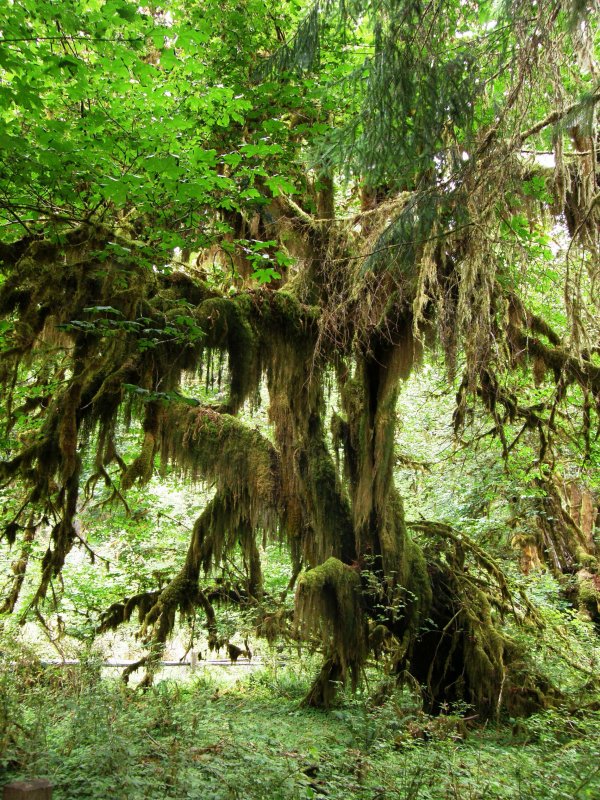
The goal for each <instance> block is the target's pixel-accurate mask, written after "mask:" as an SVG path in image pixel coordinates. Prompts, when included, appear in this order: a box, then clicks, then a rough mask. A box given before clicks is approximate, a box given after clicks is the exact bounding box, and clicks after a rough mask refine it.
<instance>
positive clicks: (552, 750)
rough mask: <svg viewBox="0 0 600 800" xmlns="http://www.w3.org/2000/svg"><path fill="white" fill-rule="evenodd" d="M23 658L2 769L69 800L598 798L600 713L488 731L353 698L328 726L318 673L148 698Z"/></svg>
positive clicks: (94, 673) (401, 697) (465, 719)
mask: <svg viewBox="0 0 600 800" xmlns="http://www.w3.org/2000/svg"><path fill="white" fill-rule="evenodd" d="M28 655H29V654H28ZM20 658H21V660H20V661H18V662H17V664H18V667H17V669H16V670H15V669H14V663H13V668H12V669H11V670H6V669H3V670H2V674H1V675H0V680H1V681H2V689H3V706H2V722H3V727H2V732H3V734H2V739H1V740H0V747H1V748H2V749H1V751H0V765H1V768H2V770H3V774H4V775H5V776H7V777H8V776H10V777H15V776H19V775H20V776H25V777H26V776H30V775H38V776H39V775H46V776H48V777H50V778H51V779H52V781H53V782H54V785H55V789H54V796H56V797H57V799H58V800H66V799H67V798H73V800H76V799H77V800H79V799H80V798H93V799H98V800H100V798H107V797H119V798H123V800H125V799H127V800H137V799H138V798H139V800H142V798H145V799H147V800H160V799H161V798H168V797H189V798H197V797H202V796H207V795H208V796H210V797H214V798H218V799H219V800H230V799H232V798H249V797H251V798H257V800H259V799H262V798H265V800H266V798H275V799H276V800H284V798H285V799H286V800H287V798H290V799H291V798H302V800H304V799H305V798H325V797H331V798H340V800H341V798H348V797H350V798H360V797H370V798H372V797H378V798H382V800H384V799H387V798H415V800H416V798H423V799H425V800H429V799H430V798H457V799H458V798H465V797H468V798H487V797H493V798H507V799H508V798H531V799H532V800H533V798H565V797H570V798H571V797H572V798H593V797H596V796H597V794H598V790H599V788H600V772H599V769H598V740H599V737H598V734H599V733H600V716H599V713H598V711H597V709H596V710H594V709H592V708H588V709H587V710H586V709H582V710H581V711H580V713H577V714H575V715H573V714H572V712H569V716H568V717H565V716H564V715H563V713H562V712H543V713H541V714H538V715H535V716H533V717H530V718H529V719H528V720H525V721H521V722H519V723H518V724H513V726H512V727H511V726H507V725H503V726H496V725H491V726H489V727H486V728H476V727H472V722H470V721H469V717H471V713H470V710H467V709H464V708H462V709H453V710H450V711H449V713H448V714H446V715H444V716H442V717H437V718H433V717H427V716H426V715H425V714H423V712H422V710H421V708H420V705H419V704H417V703H415V699H414V697H411V696H410V695H407V694H402V693H396V694H393V695H392V696H390V697H389V698H388V699H387V700H386V702H385V703H383V704H380V705H373V704H372V703H370V701H369V699H368V697H367V696H366V695H358V696H354V697H348V698H346V700H345V702H344V703H343V704H341V705H340V706H339V707H338V708H337V709H336V710H335V711H333V712H329V713H323V712H322V711H318V710H314V709H310V708H307V707H302V706H300V700H301V698H302V696H303V694H304V693H305V692H306V691H307V688H308V686H309V684H310V673H309V672H308V671H306V670H303V671H302V670H300V668H299V667H295V668H294V669H292V670H290V669H289V667H288V668H283V669H282V668H278V669H277V670H274V669H264V670H261V671H258V672H256V673H254V674H253V675H252V676H250V677H246V678H244V679H242V680H238V681H235V679H234V678H230V679H229V680H228V681H226V682H225V681H224V680H223V679H221V680H219V679H218V678H215V677H214V676H213V677H211V676H210V675H209V674H208V673H207V674H206V675H202V676H200V677H196V678H195V679H193V680H192V681H190V682H186V683H182V682H178V681H164V682H160V683H158V684H157V685H156V686H155V687H153V688H152V689H150V690H149V691H148V692H146V693H140V692H137V691H135V690H133V689H131V688H129V687H126V686H124V685H123V684H122V683H121V682H114V681H107V680H102V679H100V678H99V671H98V664H97V663H94V661H93V660H92V661H88V662H87V664H86V666H85V667H84V668H82V669H81V671H78V672H77V673H73V674H71V675H70V677H68V678H67V679H65V676H64V672H63V671H59V670H54V671H52V670H46V671H45V672H44V671H40V668H39V665H36V664H35V662H34V661H33V662H32V661H31V660H30V659H29V657H27V658H23V655H22V654H21V657H20ZM299 670H300V671H299Z"/></svg>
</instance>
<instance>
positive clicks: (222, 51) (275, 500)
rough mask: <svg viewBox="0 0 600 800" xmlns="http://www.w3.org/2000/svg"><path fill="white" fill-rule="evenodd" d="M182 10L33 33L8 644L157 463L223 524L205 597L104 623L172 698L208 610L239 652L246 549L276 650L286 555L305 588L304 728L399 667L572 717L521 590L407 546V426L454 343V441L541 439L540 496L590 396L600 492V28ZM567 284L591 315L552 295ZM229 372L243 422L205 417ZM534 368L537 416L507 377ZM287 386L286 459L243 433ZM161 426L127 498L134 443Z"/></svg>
mask: <svg viewBox="0 0 600 800" xmlns="http://www.w3.org/2000/svg"><path fill="white" fill-rule="evenodd" d="M187 5H188V4H185V3H180V4H178V3H175V2H174V3H171V4H168V5H165V6H161V10H160V11H158V10H154V9H153V8H152V7H148V8H138V7H137V5H135V4H130V3H129V2H127V0H112V1H111V2H106V3H103V2H99V0H98V1H97V2H88V3H83V2H81V3H79V2H77V3H73V4H69V6H68V7H66V8H65V7H61V8H60V9H58V8H57V7H55V6H54V5H53V4H52V3H50V2H48V3H42V4H40V3H32V2H26V0H23V2H19V3H15V4H11V5H10V6H8V5H6V6H5V10H7V11H8V9H9V8H10V13H9V14H5V15H4V16H5V17H6V19H7V20H8V22H7V23H6V24H4V23H3V28H2V38H1V39H0V76H1V77H2V85H1V86H0V91H1V94H0V99H1V100H2V103H3V106H2V115H3V121H4V129H3V133H2V134H1V139H0V142H1V144H2V147H3V153H4V158H3V165H2V173H1V176H0V177H1V183H0V192H1V195H0V213H1V215H2V218H3V223H2V228H1V229H0V230H1V231H2V243H1V244H0V259H1V261H2V274H3V279H4V280H3V283H2V286H1V287H0V313H1V314H2V318H3V322H2V326H3V327H2V336H3V359H2V389H3V394H2V398H3V399H2V402H3V417H4V419H5V422H6V426H5V427H6V433H5V440H4V452H5V458H4V460H3V461H2V462H1V463H0V477H1V478H2V481H3V482H4V484H5V485H7V486H8V485H13V486H15V487H18V496H19V498H20V499H19V502H18V503H17V504H16V506H15V513H14V516H13V518H12V519H11V521H10V522H9V524H8V526H7V527H6V529H5V532H4V536H5V538H6V539H7V540H8V542H9V543H10V544H15V543H16V541H17V539H20V541H21V545H20V546H21V547H22V557H21V558H20V559H19V560H18V562H16V563H17V566H16V569H15V575H14V579H13V581H12V584H11V586H10V589H9V592H8V596H7V598H6V600H5V602H4V606H3V610H4V611H5V612H6V611H12V610H13V609H14V608H15V606H16V604H17V601H18V597H19V592H20V589H21V586H22V584H23V581H24V577H25V573H26V570H27V567H28V563H27V553H28V546H29V545H30V543H31V541H32V540H33V539H35V538H36V537H43V536H45V535H48V534H49V543H48V548H47V551H46V554H45V556H44V558H43V561H42V565H41V575H40V580H39V586H38V589H37V592H36V594H35V597H34V598H33V601H32V608H35V607H37V606H39V605H40V604H42V603H43V602H44V600H45V598H46V597H47V595H48V592H49V591H50V589H51V587H52V585H53V581H54V579H55V578H56V577H57V576H58V575H59V574H60V572H61V570H62V568H63V565H64V562H65V558H66V556H67V555H68V553H69V551H70V550H71V548H72V547H73V546H74V545H75V544H76V543H77V542H78V531H77V514H78V510H79V508H80V504H81V501H82V495H84V494H85V493H88V494H89V493H90V492H93V490H94V487H95V485H96V484H98V482H100V481H103V482H104V483H106V484H107V485H108V486H110V487H111V488H112V490H113V491H114V495H115V498H122V499H123V498H124V494H125V492H126V491H127V489H128V488H130V487H131V486H132V485H133V484H134V483H136V482H138V483H142V484H143V483H144V482H146V481H148V480H149V478H150V477H151V475H152V473H153V470H154V465H155V460H156V457H157V456H158V455H160V458H161V460H162V462H163V463H165V464H166V463H171V464H173V466H174V467H176V468H178V469H180V470H182V471H183V472H184V473H185V474H187V475H189V476H190V477H192V478H194V479H200V480H203V481H206V482H207V483H209V484H211V485H213V486H214V488H215V491H214V496H213V498H212V500H211V501H210V502H209V504H208V505H207V507H206V508H205V510H204V512H203V513H202V514H201V516H200V517H199V518H198V520H197V521H196V524H195V526H194V530H193V534H192V537H191V541H190V545H189V550H188V553H187V556H186V558H185V562H184V565H183V567H182V568H181V570H180V571H179V572H177V573H176V574H175V575H174V577H173V578H172V579H171V580H170V582H169V583H168V584H167V585H166V586H165V587H164V588H159V587H157V588H156V589H155V590H154V591H149V592H143V593H141V594H137V595H134V596H131V597H129V598H126V599H124V600H123V602H122V603H117V604H115V605H114V606H112V607H111V608H109V609H108V610H107V612H106V613H105V615H104V617H103V622H102V625H103V627H105V628H107V627H116V626H118V625H120V624H121V623H122V622H124V621H125V620H129V619H130V618H131V616H132V615H133V614H134V612H137V613H138V614H139V617H140V622H141V625H142V629H143V631H144V633H145V634H146V636H147V641H148V643H149V646H150V655H149V656H148V659H147V663H148V665H149V666H150V667H151V665H152V659H153V658H155V657H156V654H157V653H158V652H159V649H160V647H161V646H162V645H163V644H164V643H165V641H166V640H167V637H168V636H169V634H170V632H171V631H172V629H173V626H174V623H175V617H176V614H177V612H180V613H182V614H186V613H190V612H191V611H192V610H196V609H201V610H202V612H203V613H204V615H205V617H206V626H207V631H208V636H209V642H210V643H211V644H212V645H214V646H218V645H219V644H220V642H219V636H218V627H217V624H216V618H215V610H214V608H213V602H212V600H213V599H214V597H215V592H214V591H212V590H209V584H208V580H209V578H208V577H205V576H209V575H210V574H214V573H215V572H216V571H217V570H218V568H219V566H220V564H221V563H222V561H223V559H224V558H226V557H227V555H228V554H229V553H231V552H232V551H233V550H234V549H236V548H237V547H241V549H242V552H243V553H244V557H245V564H246V566H247V575H246V578H245V582H244V585H243V586H240V587H238V588H237V591H236V592H234V593H231V596H230V599H232V598H233V597H235V598H236V599H237V600H238V601H243V602H246V603H248V604H250V605H254V606H255V607H256V609H257V612H256V613H257V617H260V613H261V612H260V607H261V598H262V593H263V587H262V574H261V563H260V551H259V548H258V545H257V542H258V541H260V539H261V537H263V536H264V535H265V534H266V535H272V536H274V537H279V538H280V539H282V540H283V541H285V543H286V545H287V547H288V549H289V553H290V556H291V561H292V565H293V572H294V574H296V575H300V577H299V578H298V585H297V591H296V612H295V623H294V629H295V634H296V636H298V637H299V638H301V639H303V640H308V641H313V642H314V641H315V639H316V640H317V641H318V642H319V644H320V647H321V649H322V651H323V654H324V662H323V667H322V670H321V673H320V675H319V676H318V677H317V679H316V680H315V683H314V685H313V687H312V688H311V691H310V693H309V696H308V698H307V700H308V702H310V703H313V704H318V705H320V704H325V705H326V704H328V703H329V702H330V701H331V699H332V697H333V695H334V693H335V688H336V686H337V685H338V684H339V683H340V682H344V681H346V679H347V678H349V677H350V678H351V679H352V680H353V681H356V680H357V679H358V677H359V674H360V670H361V668H362V667H363V665H364V664H365V662H366V659H367V658H368V657H369V655H370V654H371V653H374V654H375V655H381V653H382V652H384V651H385V652H386V654H387V657H388V659H389V660H390V661H391V663H392V665H393V666H392V668H393V671H394V673H395V674H396V675H397V676H398V678H399V679H400V678H404V677H406V676H411V678H412V679H413V680H416V681H417V682H418V683H419V684H421V685H422V686H423V687H424V693H425V697H426V699H427V702H428V705H429V706H430V707H431V708H434V709H435V708H439V707H440V705H441V704H443V703H445V702H449V701H450V702H451V701H454V700H456V699H465V700H467V701H468V702H470V703H473V704H474V705H475V706H477V707H478V708H479V709H480V711H481V712H482V713H484V714H485V713H492V712H494V711H495V710H497V709H498V708H500V706H501V705H502V704H503V703H507V704H509V705H510V707H511V709H512V710H513V711H518V710H519V708H520V707H522V706H523V705H524V704H527V703H530V701H531V698H533V699H534V700H535V702H543V701H544V697H543V688H544V684H543V682H542V681H541V680H537V677H536V676H535V675H533V674H532V673H531V672H530V671H528V668H527V667H526V666H524V663H525V662H524V661H523V653H521V652H519V649H518V648H517V646H516V645H515V644H514V643H513V642H512V641H511V640H509V638H508V637H507V636H505V635H504V634H503V633H502V632H501V630H500V627H499V625H498V621H497V619H496V615H497V613H501V612H502V611H504V610H506V609H507V608H509V609H511V608H512V611H513V613H514V614H515V615H516V617H517V618H518V619H522V618H523V617H524V616H526V615H527V614H528V613H529V612H530V609H529V607H528V605H527V603H526V602H522V601H521V602H520V603H517V602H516V600H515V598H513V597H512V596H511V594H510V592H509V589H508V586H507V583H506V580H505V578H504V575H503V574H502V572H501V571H500V570H499V568H498V567H497V565H496V564H495V562H494V561H493V560H492V559H491V558H490V557H489V556H488V555H487V554H486V553H485V551H483V550H482V549H481V548H480V547H479V546H478V545H477V544H476V543H474V542H472V541H470V540H468V539H467V538H466V537H465V536H462V535H461V534H460V533H457V532H456V531H455V530H453V529H452V528H450V527H448V526H447V525H444V524H441V523H435V522H425V521H422V522H419V523H413V524H412V525H411V527H412V528H413V529H414V530H415V531H416V532H417V533H418V534H419V536H420V538H419V541H420V542H422V544H417V541H416V539H414V538H411V535H410V534H409V529H408V526H407V523H406V521H405V519H404V512H403V505H402V498H401V497H400V495H399V493H398V491H397V489H396V487H395V485H394V479H393V468H394V434H395V430H396V425H397V419H396V402H397V398H398V392H399V389H400V385H401V382H402V380H403V379H405V378H407V377H408V375H409V374H410V373H411V370H412V369H413V366H414V365H415V363H416V362H417V361H418V359H419V357H420V354H421V352H422V350H423V348H424V347H430V346H433V345H434V343H435V342H439V343H440V344H441V347H442V348H443V352H444V354H445V357H446V363H447V370H448V374H449V378H453V377H454V375H455V374H456V371H457V369H460V370H462V372H463V378H462V382H461V384H460V390H459V392H458V397H457V408H456V415H455V420H456V428H457V430H460V428H461V426H462V424H463V420H464V415H465V410H466V408H467V405H468V403H470V402H471V400H472V399H474V398H478V399H479V400H480V401H481V402H482V403H483V406H484V407H485V408H486V409H487V410H488V412H489V413H490V414H491V416H492V417H493V419H494V422H495V433H496V435H497V436H498V437H500V439H501V441H502V444H503V449H504V451H505V455H506V456H508V455H509V453H510V450H511V447H512V446H513V445H512V443H511V442H510V441H509V440H508V439H507V436H506V433H505V428H506V426H507V424H508V423H513V422H515V421H520V422H521V423H522V426H523V431H527V432H528V433H530V432H533V433H534V434H535V435H536V436H537V439H538V442H539V453H538V468H539V472H540V475H544V474H545V472H544V469H545V467H546V466H548V469H550V468H551V464H552V460H553V453H554V448H555V447H556V446H557V445H556V442H557V440H558V438H559V437H558V428H559V425H560V423H559V421H558V420H557V417H558V416H559V408H560V405H561V403H563V402H566V401H567V400H568V398H569V392H573V391H574V392H577V393H579V395H578V396H580V401H579V402H578V403H577V408H578V413H579V421H578V424H579V426H580V427H581V431H582V442H584V445H585V447H586V448H587V457H588V458H593V457H594V458H597V454H596V455H594V453H593V452H592V451H593V447H592V440H593V435H592V434H593V431H594V430H595V429H596V427H597V424H598V403H599V400H600V360H599V358H598V356H599V345H600V338H599V330H598V319H599V317H598V314H597V310H598V309H597V305H596V304H597V296H598V292H597V282H598V219H599V212H600V205H599V203H598V189H599V186H598V154H597V150H598V135H597V128H596V126H595V120H596V107H597V102H598V100H599V99H600V94H599V88H598V73H597V66H596V61H595V53H594V47H595V46H597V43H595V42H594V41H593V36H592V33H593V28H592V23H591V13H592V11H593V9H592V5H594V3H590V4H585V3H580V2H578V3H573V4H571V5H569V6H568V7H567V6H565V5H564V4H561V3H558V2H549V1H548V2H547V1H546V0H542V2H538V3H537V4H536V5H535V6H532V5H531V4H530V3H518V2H513V3H510V4H508V5H507V6H506V8H504V9H501V10H495V7H494V6H492V5H491V4H488V3H469V2H466V3H464V2H461V3H445V2H443V3H442V2H440V3H435V2H434V3H430V4H423V3H421V2H416V0H386V2H375V3H371V4H365V3H357V2H346V3H339V4H335V3H333V2H327V3H324V4H316V5H314V6H312V7H311V8H309V9H306V10H305V11H304V12H303V10H302V9H301V8H299V7H298V6H297V5H296V4H292V3H290V4H289V6H288V7H285V8H284V10H283V11H281V10H277V11H276V10H275V8H274V7H273V8H272V7H271V6H270V4H269V3H267V2H259V1H258V0H250V1H249V2H246V3H244V4H243V6H242V5H241V4H237V5H234V4H225V5H223V4H219V5H218V6H217V5H216V4H210V3H209V4H204V5H203V6H202V9H200V8H193V9H191V10H190V9H189V8H186V6H187ZM302 13H304V16H302ZM298 15H300V21H298ZM365 51H366V52H368V53H369V55H368V56H367V58H366V60H363V53H364V52H365ZM542 152H543V153H547V152H551V153H552V156H553V158H552V165H551V166H545V165H544V163H545V162H542V161H541V159H540V157H539V156H538V153H542ZM344 187H345V188H344ZM552 226H556V228H555V238H556V239H557V240H558V242H559V244H561V243H562V246H563V253H562V255H559V254H557V253H556V252H554V251H553V250H552V247H551V239H550V235H549V233H550V231H551V230H552ZM553 259H556V260H557V261H558V260H559V259H560V260H561V261H560V263H561V266H560V267H558V268H557V275H558V276H562V275H564V280H565V283H564V297H563V298H562V299H561V304H563V305H564V308H563V309H562V310H563V311H564V313H562V314H561V313H560V312H559V313H558V314H556V313H555V312H550V311H548V309H547V308H546V307H545V306H544V304H543V301H544V299H545V298H544V296H543V292H539V291H538V289H539V287H537V286H536V285H535V281H532V280H531V274H530V273H531V272H532V271H533V272H534V273H535V270H536V269H537V268H538V266H539V264H540V263H543V262H544V261H551V260H553ZM532 284H533V285H532ZM220 354H226V356H227V373H226V383H227V389H228V390H227V395H226V397H225V398H221V399H220V400H219V401H216V400H215V401H213V402H204V401H203V400H202V398H201V396H200V392H199V391H195V389H198V386H199V381H198V378H199V376H201V375H204V376H206V375H207V373H210V371H211V370H214V371H215V372H218V373H219V374H220V373H221V361H220V357H221V356H220ZM530 365H531V370H530V372H531V373H532V375H533V376H534V377H535V381H536V383H537V384H539V385H545V386H546V388H547V391H546V393H545V394H544V395H543V396H542V399H541V400H539V401H538V402H529V401H524V400H523V399H522V398H521V397H520V396H519V395H518V394H517V393H516V392H515V390H514V389H513V387H512V385H511V383H510V379H509V377H508V376H510V375H511V374H512V373H513V372H514V371H515V370H516V369H517V368H519V369H521V368H524V369H527V370H529V366H530ZM528 374H529V372H528ZM546 376H549V377H548V378H546ZM209 380H210V376H209ZM531 382H533V378H532V381H531ZM263 383H264V384H266V388H267V391H268V409H269V419H270V422H271V425H272V434H273V435H272V437H267V436H265V435H263V434H262V433H260V432H259V431H258V430H257V429H256V428H254V427H252V426H249V425H247V424H245V423H244V422H242V421H241V420H240V419H239V418H238V416H239V413H240V411H241V410H242V409H243V408H244V407H245V406H247V405H248V404H250V405H252V403H255V402H256V401H257V400H256V398H257V396H258V394H259V392H260V389H261V386H262V385H263ZM23 387H25V389H23ZM327 387H330V388H331V387H333V389H334V391H333V392H332V393H331V397H332V398H333V399H332V401H331V402H326V394H327V393H326V389H327ZM24 417H25V418H27V420H28V424H27V425H24V423H23V419H24ZM139 418H141V420H142V426H143V440H142V443H141V447H140V452H139V455H138V457H137V458H136V459H135V460H134V461H133V462H132V463H129V464H126V463H125V462H124V461H123V459H122V457H121V455H120V454H119V452H118V447H117V433H118V429H119V426H120V425H121V424H122V423H124V422H125V423H127V422H128V421H130V420H131V419H139ZM570 422H572V420H570ZM17 433H18V434H19V436H18V437H17V435H16V434H17ZM90 454H91V455H90ZM89 464H91V465H92V466H91V467H90V466H89ZM588 556H589V557H590V559H591V561H590V562H589V563H588V567H589V568H590V569H592V570H595V569H596V561H595V555H594V554H593V553H588ZM590 574H592V573H590ZM260 622H261V624H260V629H261V630H262V631H263V632H264V633H268V634H269V635H271V634H274V633H276V627H277V624H276V623H277V620H276V619H275V618H274V617H273V615H271V616H264V615H263V618H262V620H261V621H260Z"/></svg>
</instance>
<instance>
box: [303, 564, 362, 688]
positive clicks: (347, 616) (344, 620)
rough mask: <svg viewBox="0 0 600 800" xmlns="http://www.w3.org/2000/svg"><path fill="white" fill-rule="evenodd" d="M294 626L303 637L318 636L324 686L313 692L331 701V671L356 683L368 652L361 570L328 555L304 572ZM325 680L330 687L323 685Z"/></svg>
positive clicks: (319, 679)
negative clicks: (321, 655) (323, 656)
mask: <svg viewBox="0 0 600 800" xmlns="http://www.w3.org/2000/svg"><path fill="white" fill-rule="evenodd" d="M295 626H296V630H297V632H298V633H299V634H300V635H301V637H302V638H303V639H308V638H310V637H311V636H315V637H317V638H318V640H319V641H320V643H321V647H322V648H323V652H324V654H325V663H324V667H323V669H324V672H323V670H322V672H321V675H320V676H319V678H318V679H317V683H318V684H320V685H321V687H320V689H317V688H316V687H314V688H313V690H312V693H313V695H315V693H317V694H319V693H321V694H322V695H323V697H324V698H327V702H329V700H330V699H331V697H332V694H331V693H332V691H333V687H332V686H329V684H330V682H331V681H332V680H333V679H332V678H331V677H330V672H331V670H333V671H334V672H335V675H336V678H335V680H338V681H340V682H341V683H344V682H345V681H346V679H347V677H348V675H350V676H351V678H352V683H353V685H355V684H356V682H357V680H358V677H359V672H360V669H361V667H362V666H363V664H364V661H365V658H366V654H367V627H366V620H365V617H364V614H363V608H362V597H361V580H360V573H359V572H358V570H356V569H355V568H353V567H349V566H348V565H346V564H343V563H342V562H341V561H340V560H339V559H337V558H329V559H327V561H325V562H324V563H323V564H320V565H319V566H318V567H315V568H314V569H311V570H309V571H308V572H306V573H304V575H303V576H302V577H301V578H300V580H299V582H298V588H297V590H296V609H295ZM324 681H325V683H326V684H327V686H323V682H324ZM315 696H316V695H315ZM311 702H314V697H313V700H312V701H311Z"/></svg>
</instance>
